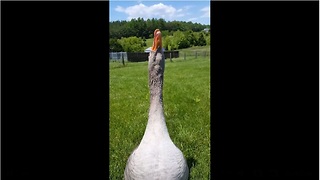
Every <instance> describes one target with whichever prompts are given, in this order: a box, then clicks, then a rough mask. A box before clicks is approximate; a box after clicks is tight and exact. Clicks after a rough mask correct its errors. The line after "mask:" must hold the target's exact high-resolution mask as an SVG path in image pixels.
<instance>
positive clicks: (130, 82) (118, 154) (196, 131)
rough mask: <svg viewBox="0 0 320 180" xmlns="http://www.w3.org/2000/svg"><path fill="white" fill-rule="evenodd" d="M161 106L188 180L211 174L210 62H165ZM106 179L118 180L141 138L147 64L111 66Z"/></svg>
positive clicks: (146, 101)
mask: <svg viewBox="0 0 320 180" xmlns="http://www.w3.org/2000/svg"><path fill="white" fill-rule="evenodd" d="M165 66H166V67H165V73H164V89H163V103H164V112H165V118H166V123H167V127H168V131H169V134H170V137H171V139H172V141H173V142H174V144H175V145H176V146H177V147H178V148H179V149H180V150H181V151H182V152H183V154H184V156H185V157H186V159H187V161H188V166H189V168H190V179H209V176H210V59H209V57H206V58H199V57H198V58H197V59H194V58H193V59H192V58H188V59H187V60H183V58H179V59H173V62H170V60H169V59H167V60H166V65H165ZM109 71H110V110H109V113H110V114H109V117H110V118H109V125H110V126H109V128H110V129H109V130H110V131H109V132H110V134H109V135H110V136H109V138H110V140H109V141H110V144H109V145H110V146H109V148H110V151H109V152H110V154H109V157H110V160H109V179H117V180H118V179H123V174H124V169H125V166H126V162H127V159H128V157H129V155H130V154H131V153H132V151H133V150H134V149H135V148H136V147H137V146H138V145H139V143H140V141H141V139H142V136H143V134H144V131H145V128H146V125H147V120H148V110H149V103H150V102H149V88H148V63H147V62H139V63H126V66H122V64H121V63H119V62H110V70H109Z"/></svg>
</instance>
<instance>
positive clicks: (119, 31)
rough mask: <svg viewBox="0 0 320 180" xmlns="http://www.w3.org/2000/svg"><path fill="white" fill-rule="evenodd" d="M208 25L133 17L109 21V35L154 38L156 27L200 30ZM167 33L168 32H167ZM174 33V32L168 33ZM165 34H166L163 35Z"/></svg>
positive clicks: (114, 36) (176, 29) (168, 29)
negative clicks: (127, 19) (125, 19)
mask: <svg viewBox="0 0 320 180" xmlns="http://www.w3.org/2000/svg"><path fill="white" fill-rule="evenodd" d="M206 27H208V25H202V24H199V23H192V22H184V21H168V22H167V21H165V20H164V19H162V18H160V19H154V18H152V19H147V20H144V19H143V18H138V19H132V20H130V21H113V22H109V28H110V30H109V37H110V38H116V39H120V38H121V37H131V36H136V37H145V38H153V32H154V30H155V29H160V30H161V31H166V30H167V31H168V32H173V31H178V30H179V31H193V32H200V31H202V30H203V29H204V28H206ZM166 35H167V34H166ZM168 35H172V33H168ZM163 36H164V35H163Z"/></svg>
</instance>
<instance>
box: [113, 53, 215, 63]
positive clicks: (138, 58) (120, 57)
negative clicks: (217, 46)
mask: <svg viewBox="0 0 320 180" xmlns="http://www.w3.org/2000/svg"><path fill="white" fill-rule="evenodd" d="M164 56H165V59H170V61H172V58H179V57H180V58H183V59H184V60H187V59H190V58H192V59H194V58H195V59H197V58H201V57H210V51H183V52H179V51H165V52H164ZM148 57H149V53H147V52H139V53H128V52H110V53H109V60H110V61H119V62H122V63H124V62H125V61H129V62H142V61H148Z"/></svg>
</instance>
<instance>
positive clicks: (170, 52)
mask: <svg viewBox="0 0 320 180" xmlns="http://www.w3.org/2000/svg"><path fill="white" fill-rule="evenodd" d="M170 62H172V57H171V52H170Z"/></svg>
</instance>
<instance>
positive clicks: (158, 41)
mask: <svg viewBox="0 0 320 180" xmlns="http://www.w3.org/2000/svg"><path fill="white" fill-rule="evenodd" d="M153 35H154V39H153V44H152V48H151V50H152V51H156V50H157V49H158V48H159V47H160V48H161V47H162V37H161V32H160V30H159V29H156V30H155V31H154V33H153Z"/></svg>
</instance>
